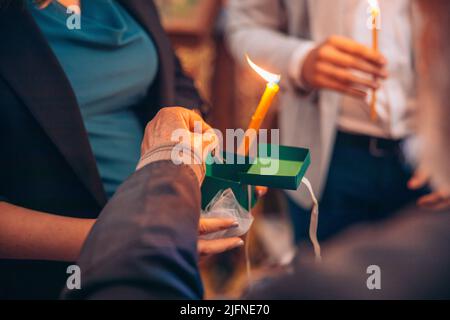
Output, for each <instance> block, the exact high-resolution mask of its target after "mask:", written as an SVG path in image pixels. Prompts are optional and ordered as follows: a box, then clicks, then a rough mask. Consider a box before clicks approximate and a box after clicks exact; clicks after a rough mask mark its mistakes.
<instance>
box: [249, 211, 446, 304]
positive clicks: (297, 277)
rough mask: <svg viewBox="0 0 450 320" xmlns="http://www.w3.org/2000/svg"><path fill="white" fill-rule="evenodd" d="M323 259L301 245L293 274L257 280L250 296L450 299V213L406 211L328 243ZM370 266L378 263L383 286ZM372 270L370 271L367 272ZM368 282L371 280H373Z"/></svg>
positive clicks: (251, 297)
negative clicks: (318, 258)
mask: <svg viewBox="0 0 450 320" xmlns="http://www.w3.org/2000/svg"><path fill="white" fill-rule="evenodd" d="M322 249H323V261H322V263H320V264H317V263H315V262H314V260H313V259H312V258H311V257H306V256H305V255H302V254H301V253H302V252H305V251H310V250H308V248H306V247H304V248H300V249H299V255H298V257H297V258H296V261H295V263H294V265H293V270H292V272H291V273H290V274H287V275H281V276H279V277H277V278H273V279H270V280H266V281H263V282H261V283H260V284H258V285H257V286H256V287H255V288H254V289H253V290H252V291H251V292H249V293H248V295H247V296H246V298H249V299H449V298H450V285H449V284H450V215H449V214H446V213H429V212H420V213H413V214H409V213H406V214H403V215H401V216H399V217H398V218H395V219H393V220H391V221H390V222H386V223H382V224H379V225H377V226H361V227H357V228H355V229H353V230H352V231H349V232H347V233H345V234H344V235H342V236H339V237H338V238H336V239H334V240H331V241H330V242H328V243H324V244H323V248H322ZM370 266H375V268H377V267H379V270H380V273H379V274H380V278H379V279H380V282H379V283H378V284H380V285H381V288H380V289H379V290H378V289H376V288H375V289H372V290H370V289H369V288H373V285H375V284H377V282H375V278H374V277H371V275H374V271H373V270H371V269H369V270H368V268H369V267H370ZM368 271H369V273H368ZM368 282H369V286H368Z"/></svg>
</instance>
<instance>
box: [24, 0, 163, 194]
mask: <svg viewBox="0 0 450 320" xmlns="http://www.w3.org/2000/svg"><path fill="white" fill-rule="evenodd" d="M29 7H30V9H31V12H32V15H33V16H34V18H35V21H36V22H37V24H38V25H39V27H40V29H41V30H42V32H43V34H44V35H45V37H46V38H47V40H48V42H49V44H50V47H51V48H52V49H53V52H54V53H55V55H56V57H57V58H58V60H59V62H60V64H61V66H62V68H63V70H64V71H65V74H66V76H67V78H68V80H69V81H70V83H71V85H72V88H73V90H74V92H75V95H76V98H77V100H78V104H79V107H80V111H81V115H82V117H83V121H84V125H85V127H86V130H87V133H88V137H89V141H90V144H91V147H92V151H93V153H94V156H95V159H96V161H97V166H98V169H99V173H100V176H101V178H102V182H103V185H104V187H105V190H106V193H107V195H108V197H111V196H112V195H113V194H114V192H115V191H116V189H117V187H118V186H119V185H120V184H121V183H122V182H123V181H124V180H125V179H126V178H127V177H128V176H129V175H130V174H131V173H132V172H134V170H135V168H136V165H137V162H138V160H139V156H140V145H141V141H142V138H143V132H144V128H143V126H142V124H141V122H140V121H139V118H138V116H137V114H136V112H135V110H134V109H133V107H134V106H135V105H137V104H138V103H139V102H140V101H141V100H142V99H143V98H144V97H145V96H146V94H147V92H148V90H149V87H150V86H151V84H152V83H153V82H154V81H155V77H156V74H157V71H158V55H157V51H156V48H155V45H154V43H153V41H152V39H151V38H150V37H149V35H148V34H147V33H146V32H145V31H144V30H143V29H142V27H141V26H140V25H139V24H138V23H137V22H136V21H135V20H134V19H133V18H132V17H131V16H130V14H129V13H128V12H127V11H126V10H125V9H124V8H123V7H121V5H120V4H118V3H117V2H116V1H114V0H87V1H82V2H81V24H80V27H81V28H80V29H73V30H71V29H70V28H68V27H67V20H68V18H69V17H70V16H71V14H68V13H67V9H66V8H65V7H64V6H63V5H61V4H59V3H58V2H57V1H54V2H53V3H52V4H51V5H49V6H48V7H47V8H45V9H42V10H40V9H38V8H37V7H36V6H35V5H34V4H33V2H32V0H29ZM72 21H73V20H72ZM61 108H64V106H61Z"/></svg>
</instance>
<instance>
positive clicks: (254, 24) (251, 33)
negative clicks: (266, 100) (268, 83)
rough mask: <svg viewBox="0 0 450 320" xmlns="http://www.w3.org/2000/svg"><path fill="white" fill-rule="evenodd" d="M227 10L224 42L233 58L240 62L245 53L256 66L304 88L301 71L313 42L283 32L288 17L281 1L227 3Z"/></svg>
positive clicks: (233, 1) (251, 0)
mask: <svg viewBox="0 0 450 320" xmlns="http://www.w3.org/2000/svg"><path fill="white" fill-rule="evenodd" d="M228 11H229V16H228V19H227V28H226V29H227V42H228V44H229V47H230V49H231V52H232V53H233V55H234V57H235V58H236V59H237V60H238V61H243V58H244V57H245V54H247V53H248V54H249V55H250V57H251V58H252V59H253V60H254V61H255V62H256V63H260V64H261V65H263V66H264V67H265V68H268V69H270V70H272V71H273V72H277V73H281V75H282V76H283V77H284V78H288V79H291V80H292V82H293V83H294V84H295V85H296V86H297V87H299V88H300V89H306V87H305V86H304V85H303V84H302V81H301V75H300V70H301V68H302V64H303V62H304V60H305V58H306V56H307V54H308V53H309V52H310V51H311V50H312V48H314V47H315V43H314V42H313V41H311V40H308V39H303V38H298V37H295V36H289V35H287V34H286V32H284V30H286V26H287V15H286V11H285V8H284V7H283V5H282V3H281V1H278V0H276V1H275V0H230V1H229V4H228ZM305 23H306V21H305Z"/></svg>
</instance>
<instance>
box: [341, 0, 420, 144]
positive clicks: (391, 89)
mask: <svg viewBox="0 0 450 320" xmlns="http://www.w3.org/2000/svg"><path fill="white" fill-rule="evenodd" d="M379 4H380V9H381V29H380V30H379V49H380V51H381V52H382V53H383V55H384V56H385V57H386V58H387V60H388V63H389V64H388V72H389V78H388V79H387V80H384V81H383V82H382V86H381V88H380V89H379V90H378V92H377V105H376V109H377V114H378V120H377V121H376V122H373V121H371V119H370V107H369V105H370V99H371V93H369V96H368V98H367V101H361V100H358V99H355V98H352V97H348V96H342V101H341V108H340V113H339V118H338V127H339V129H340V130H342V131H346V132H352V133H356V134H365V135H370V136H375V137H383V138H389V139H399V138H404V137H406V136H408V135H410V134H411V133H412V131H413V125H412V115H413V111H414V109H415V106H414V102H415V89H414V88H415V85H414V76H415V75H414V67H413V65H414V62H413V50H412V48H413V42H412V30H413V28H412V24H411V10H410V3H409V1H408V0H395V1H392V0H379ZM346 5H347V8H346V12H347V17H348V18H347V19H345V22H344V28H343V31H344V36H346V37H349V38H351V39H354V40H356V41H358V42H359V43H362V44H364V45H367V46H369V47H371V46H372V30H371V29H370V28H369V27H368V20H369V19H370V13H369V12H368V3H367V1H365V0H346Z"/></svg>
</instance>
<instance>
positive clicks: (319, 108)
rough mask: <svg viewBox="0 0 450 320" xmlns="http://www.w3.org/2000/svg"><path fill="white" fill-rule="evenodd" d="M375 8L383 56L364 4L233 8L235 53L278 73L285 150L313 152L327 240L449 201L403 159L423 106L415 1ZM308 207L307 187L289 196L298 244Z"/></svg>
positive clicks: (320, 0)
mask: <svg viewBox="0 0 450 320" xmlns="http://www.w3.org/2000/svg"><path fill="white" fill-rule="evenodd" d="M379 5H380V9H381V30H380V31H379V47H380V52H381V53H379V52H377V51H375V50H373V49H371V47H372V30H371V29H370V28H369V26H368V23H367V22H368V20H369V19H370V14H369V13H368V11H367V10H368V7H369V4H368V2H367V1H362V0H338V1H328V0H299V1H288V0H230V1H229V6H228V9H229V10H228V11H229V12H228V23H227V24H228V25H227V37H228V42H229V46H230V48H231V51H232V53H233V54H234V56H235V58H236V59H237V60H238V61H241V60H242V59H243V57H244V56H245V54H249V55H250V56H251V57H252V59H254V60H255V62H256V63H258V64H260V65H261V66H264V67H265V68H266V69H269V70H271V71H273V72H276V73H281V74H282V77H283V79H284V81H282V87H283V91H282V94H281V99H280V129H281V139H282V142H283V144H286V145H292V146H301V147H307V148H310V149H311V153H312V165H311V168H310V170H309V171H308V173H307V174H306V176H307V177H308V178H309V179H310V180H311V182H312V184H313V186H314V188H315V191H316V193H317V194H319V195H320V224H319V232H318V233H319V239H321V240H324V239H326V238H328V237H330V236H332V235H334V234H336V233H338V232H339V231H341V230H342V229H344V228H346V227H347V226H349V225H351V224H354V223H358V222H363V221H375V220H380V219H382V218H385V217H388V216H389V215H390V214H392V213H393V212H395V211H397V210H398V209H399V208H401V207H402V206H404V205H405V204H407V203H410V202H411V201H416V202H417V204H418V205H419V206H420V207H424V208H430V209H436V210H440V209H445V208H448V204H449V197H448V195H447V194H445V193H443V192H442V191H441V190H438V191H435V192H431V191H430V190H429V188H428V187H427V186H428V181H429V175H428V174H427V173H426V171H424V170H421V169H419V168H414V167H413V165H412V163H410V161H407V160H406V159H405V158H406V157H405V152H404V150H403V149H404V143H405V141H406V140H408V138H411V137H413V136H414V134H415V125H414V113H415V111H416V106H417V99H416V91H415V80H416V76H415V73H416V70H415V67H414V55H413V43H412V39H413V29H414V26H415V22H414V19H413V17H412V14H411V13H412V10H411V2H410V1H409V0H398V1H388V0H380V1H379ZM373 89H376V90H377V119H376V121H373V120H372V119H371V116H370V114H371V112H370V106H369V101H370V91H371V90H373ZM411 162H412V161H411ZM309 199H310V198H309V196H308V194H307V192H306V190H305V189H304V188H302V189H300V190H299V191H296V192H291V191H289V192H288V202H289V208H290V212H291V217H292V221H293V226H294V231H295V238H296V241H297V242H298V241H301V240H303V239H305V238H306V237H307V235H308V226H309V221H308V220H309V212H310V209H309V208H310V206H311V203H310V200H309Z"/></svg>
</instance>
